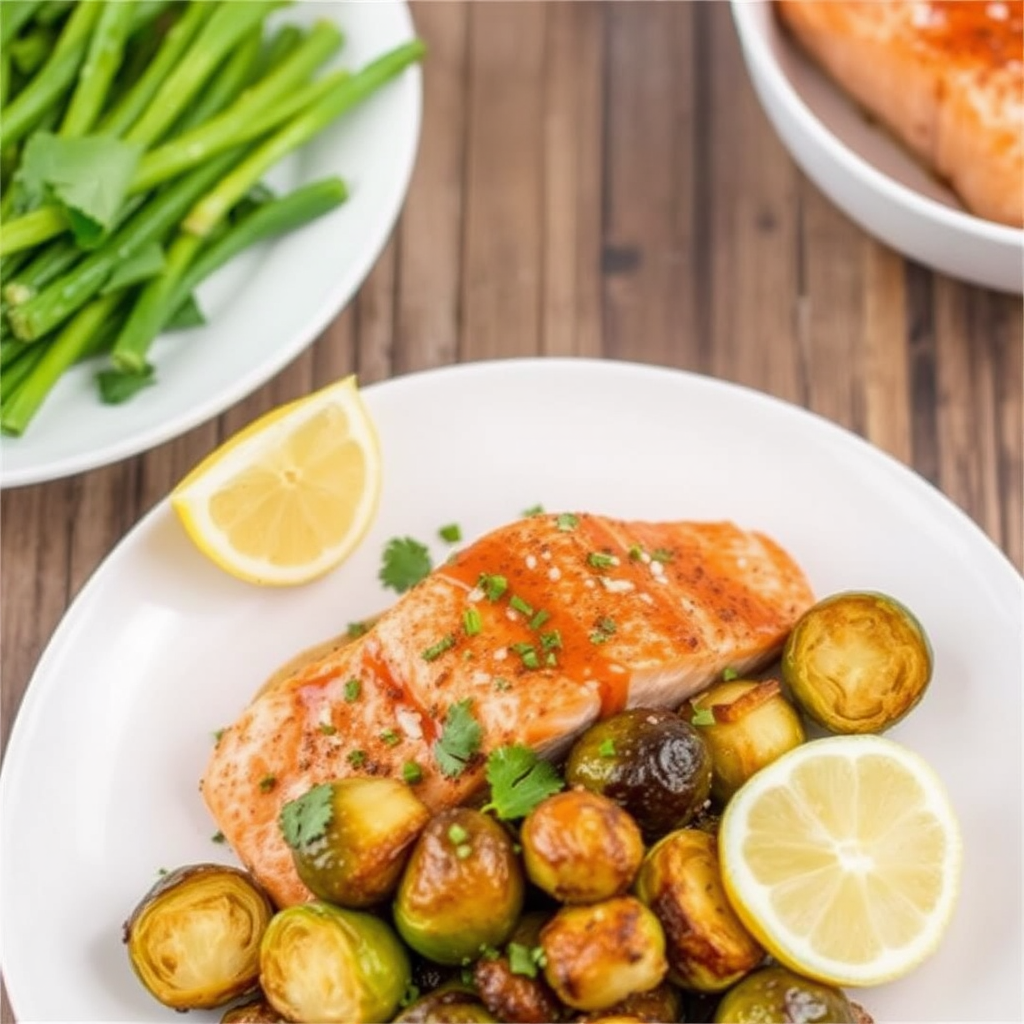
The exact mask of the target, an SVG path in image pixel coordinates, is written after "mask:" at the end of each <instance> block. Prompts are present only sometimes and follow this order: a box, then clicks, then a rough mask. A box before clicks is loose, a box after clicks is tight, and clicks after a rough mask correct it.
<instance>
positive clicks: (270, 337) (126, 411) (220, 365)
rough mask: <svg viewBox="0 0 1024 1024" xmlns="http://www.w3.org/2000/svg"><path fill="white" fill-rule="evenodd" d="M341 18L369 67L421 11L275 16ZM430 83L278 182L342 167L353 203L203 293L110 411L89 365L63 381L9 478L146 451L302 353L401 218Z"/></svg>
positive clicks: (9, 459) (305, 20)
mask: <svg viewBox="0 0 1024 1024" xmlns="http://www.w3.org/2000/svg"><path fill="white" fill-rule="evenodd" d="M319 20H331V21H335V22H336V23H337V24H338V25H339V26H340V27H341V28H342V30H343V32H344V33H345V43H344V46H343V47H342V49H341V52H340V53H339V54H338V56H337V58H336V59H335V61H333V62H332V65H331V66H338V67H347V68H357V67H361V66H362V65H364V64H366V63H367V62H369V61H371V60H373V59H374V58H375V57H378V56H380V55H381V54H382V53H385V52H386V51H388V50H390V49H392V48H393V47H395V46H398V45H400V44H401V43H403V42H407V41H408V40H410V39H412V38H413V37H414V36H415V31H414V27H413V22H412V18H411V16H410V13H409V8H408V7H407V5H406V4H405V3H404V2H399V0H376V2H374V3H327V2H321V0H312V2H306V3H297V4H295V5H293V6H290V7H288V8H286V9H285V10H284V11H282V12H280V13H279V14H275V15H274V16H273V21H272V22H271V24H282V23H286V22H290V23H295V24H312V23H313V22H314V21H319ZM421 107H422V79H421V72H420V69H419V67H418V66H417V67H413V68H409V69H408V70H407V71H405V72H404V73H403V74H402V75H401V76H400V77H399V78H398V79H396V80H395V81H392V82H390V83H388V84H387V85H385V86H384V87H383V88H381V89H380V90H379V91H378V92H376V93H375V94H374V95H372V96H371V97H369V99H367V100H366V101H365V102H363V103H361V104H360V105H359V106H358V107H356V108H355V109H353V110H352V111H350V112H349V113H347V114H345V115H344V116H343V117H342V118H340V119H339V120H338V121H336V122H335V123H334V124H333V125H331V126H330V127H329V128H328V129H327V130H325V131H324V132H323V133H322V134H321V135H319V136H317V137H316V138H314V139H313V140H312V141H311V142H310V143H309V144H308V145H307V146H305V147H303V148H302V149H301V150H300V151H299V152H297V153H295V154H293V155H292V156H290V157H289V158H287V159H286V160H284V161H282V162H281V163H280V164H279V165H278V166H277V167H275V168H274V169H273V171H272V172H271V173H270V174H269V175H268V176H267V180H268V181H269V182H270V183H271V184H272V185H273V186H274V187H276V188H279V189H280V190H282V191H288V190H290V189H293V188H296V187H297V186H299V185H302V184H306V183H308V182H312V181H316V180H318V179H320V178H324V177H328V176H330V175H340V176H341V177H342V178H343V179H344V180H345V182H346V184H347V185H348V187H349V198H348V200H347V201H346V202H345V203H343V204H342V206H340V207H339V208H338V209H337V210H334V211H332V212H331V213H329V214H327V215H326V216H324V217H321V218H319V219H318V220H316V221H314V222H313V223H311V224H309V225H307V226H306V227H304V228H301V229H300V230H297V231H294V232H291V233H290V234H287V235H284V236H282V237H281V238H278V239H275V240H274V241H272V242H267V243H264V244H263V245H261V246H258V247H256V248H254V249H252V250H251V251H247V252H245V253H242V254H241V255H240V256H239V257H238V258H237V259H235V260H233V261H232V262H231V263H229V264H228V265H227V266H225V267H223V268H222V269H221V270H220V271H218V272H217V274H215V275H214V276H212V277H211V278H210V279H209V280H208V281H207V282H206V283H204V284H203V286H202V287H201V288H200V289H199V292H198V294H199V302H200V305H201V306H202V308H203V311H204V313H205V314H206V316H207V320H208V323H207V324H206V325H205V326H203V327H198V328H193V329H190V330H187V331H175V332H169V333H167V334H165V335H163V336H162V337H161V338H159V339H157V341H156V342H155V344H154V347H153V350H152V359H153V362H154V363H155V364H156V367H157V378H158V381H157V384H156V385H155V386H153V387H148V388H145V389H143V390H142V391H141V392H139V393H138V394H137V395H136V396H135V397H134V398H132V399H131V400H129V401H128V402H125V403H124V404H123V405H103V404H102V402H101V401H100V399H99V396H98V394H97V391H96V384H95V381H94V379H93V378H94V374H95V372H96V369H97V367H98V366H99V365H101V362H100V361H99V360H93V361H91V362H89V363H85V364H82V365H80V366H78V367H76V368H74V369H72V370H71V371H70V372H69V373H67V374H65V375H64V377H63V378H62V379H61V380H60V381H59V382H58V384H57V387H56V388H55V389H54V391H53V392H52V394H51V395H50V396H49V397H48V399H47V401H46V403H45V404H44V405H43V407H42V408H41V409H40V410H39V412H38V414H37V415H36V417H35V419H33V420H32V422H31V423H30V424H29V427H28V429H27V430H26V431H25V434H24V435H23V436H22V437H17V438H14V437H3V438H0V486H2V487H17V486H21V485H23V484H32V483H39V482H42V481H45V480H54V479H57V478H59V477H63V476H68V475H70V474H72V473H79V472H82V471H84V470H87V469H94V468H95V467H97V466H103V465H107V464H108V463H111V462H116V461H118V460H119V459H124V458H127V457H128V456H130V455H135V454H137V453H138V452H142V451H146V450H147V449H149V448H152V447H154V446H155V445H157V444H160V443H162V442H164V441H167V440H169V439H170V438H172V437H177V436H178V435H179V434H182V433H184V432H185V431H186V430H189V429H190V428H191V427H194V426H196V425H197V424H199V423H202V422H204V421H205V420H208V419H210V418H211V417H212V416H216V415H217V414H218V413H220V412H222V411H223V410H224V409H226V408H228V407H229V406H230V405H232V404H233V403H235V402H237V401H239V400H241V399H242V398H244V397H245V396H246V395H248V394H249V393H251V392H252V391H254V390H255V389H256V388H258V387H259V386H260V385H261V384H263V383H264V382H265V381H267V380H269V379H270V378H271V377H273V376H274V374H275V373H277V372H278V371H279V370H280V369H281V368H282V367H284V366H285V365H286V364H287V363H288V362H290V361H291V360H292V359H293V358H295V356H297V355H298V354H299V353H300V352H301V351H302V350H303V349H304V348H306V346H307V345H309V344H310V343H311V342H312V341H313V340H314V339H315V338H316V337H317V335H318V334H319V333H320V332H321V331H322V330H323V329H324V328H325V327H326V326H327V324H328V323H330V321H331V319H332V318H333V317H334V316H335V315H336V314H337V313H338V311H339V310H340V309H341V308H342V307H343V306H344V305H345V304H346V303H347V302H348V301H349V299H350V298H351V297H352V296H353V295H354V294H355V292H356V289H357V288H358V287H359V285H360V284H361V283H362V281H363V279H364V278H365V277H366V275H367V274H368V273H369V271H370V269H371V268H372V266H373V264H374V262H375V261H376V259H377V257H378V255H379V254H380V251H381V250H382V249H383V247H384V244H385V242H386V241H387V238H388V235H389V234H390V233H391V229H392V227H393V226H394V223H395V220H396V218H397V216H398V213H399V210H400V209H401V206H402V202H403V200H404V198H405V194H406V190H407V189H408V186H409V179H410V176H411V174H412V168H413V164H414V162H415V158H416V149H417V145H418V143H419V133H420V119H421Z"/></svg>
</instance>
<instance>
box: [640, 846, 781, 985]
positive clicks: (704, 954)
mask: <svg viewBox="0 0 1024 1024" xmlns="http://www.w3.org/2000/svg"><path fill="white" fill-rule="evenodd" d="M636 894H637V896H638V897H639V898H640V899H641V900H642V901H643V902H644V903H645V904H646V905H647V906H648V907H650V909H651V910H652V911H653V912H654V915H655V916H656V917H657V918H658V920H659V921H660V922H661V926H662V929H663V930H664V932H665V955H666V957H667V958H668V963H669V978H670V980H672V981H674V982H675V983H676V984H677V985H682V986H683V987H684V988H688V989H694V990H696V991H698V992H720V991H721V990H722V989H725V988H728V987H729V986H730V985H731V984H732V983H733V982H734V981H736V980H737V979H739V978H741V977H743V975H744V974H746V973H747V972H748V971H750V970H753V968H755V967H756V966H757V965H758V964H759V963H761V961H762V960H763V959H764V951H763V950H762V949H761V947H760V946H759V945H758V944H757V942H755V941H754V939H753V937H752V936H751V935H750V933H749V932H748V931H747V930H746V928H744V927H743V925H742V924H741V923H740V920H739V918H737V916H736V914H735V913H734V912H733V910H732V907H731V906H730V905H729V901H728V899H727V898H726V895H725V891H724V889H723V888H722V875H721V871H720V870H719V866H718V851H717V841H716V839H715V837H714V836H712V835H710V834H709V833H707V832H704V831H702V830H700V829H691V828H687V829H680V830H679V831H678V832H672V833H670V834H669V835H667V836H665V837H664V838H663V839H661V840H659V841H658V842H657V843H656V844H655V845H654V846H653V847H652V848H651V849H650V850H649V851H648V852H647V856H646V857H645V858H644V862H643V864H641V866H640V872H639V874H638V875H637V879H636Z"/></svg>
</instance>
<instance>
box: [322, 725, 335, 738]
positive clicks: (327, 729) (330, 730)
mask: <svg viewBox="0 0 1024 1024" xmlns="http://www.w3.org/2000/svg"><path fill="white" fill-rule="evenodd" d="M320 731H321V732H322V733H323V734H324V735H325V736H333V735H334V734H335V733H336V732H337V731H338V730H337V729H336V728H335V727H334V726H333V725H331V723H330V722H321V723H320Z"/></svg>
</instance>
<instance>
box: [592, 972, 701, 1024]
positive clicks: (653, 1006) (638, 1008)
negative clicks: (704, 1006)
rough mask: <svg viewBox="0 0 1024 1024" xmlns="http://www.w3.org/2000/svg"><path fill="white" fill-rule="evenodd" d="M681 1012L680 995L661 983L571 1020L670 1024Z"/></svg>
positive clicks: (681, 1001) (676, 990) (671, 986)
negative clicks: (647, 990)
mask: <svg viewBox="0 0 1024 1024" xmlns="http://www.w3.org/2000/svg"><path fill="white" fill-rule="evenodd" d="M682 1012H683V997H682V993H681V992H680V991H679V989H677V988H676V987H675V986H673V985H670V984H669V983H668V982H662V983H661V984H660V985H659V986H658V987H657V988H652V989H651V990H650V991H649V992H634V993H633V994H632V995H631V996H626V998H625V999H623V1000H622V1002H621V1003H616V1004H615V1005H614V1006H610V1007H608V1009H607V1010H601V1011H599V1012H597V1013H585V1014H580V1015H579V1016H577V1017H575V1018H573V1019H574V1020H576V1021H579V1022H585V1024H597V1022H598V1021H600V1022H602V1024H608V1022H609V1021H612V1020H635V1021H641V1022H649V1024H672V1022H673V1021H678V1020H680V1018H681V1015H682Z"/></svg>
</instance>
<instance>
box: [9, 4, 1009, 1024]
mask: <svg viewBox="0 0 1024 1024" xmlns="http://www.w3.org/2000/svg"><path fill="white" fill-rule="evenodd" d="M413 14H414V17H415V20H416V24H417V27H418V30H419V32H420V33H421V34H422V36H423V37H424V38H425V39H426V41H427V43H428V46H429V53H430V56H429V60H428V63H427V65H426V69H425V83H424V88H425V108H424V116H425V121H424V125H423V133H422V139H421V145H420V150H419V155H418V160H417V165H416V170H415V174H414V177H413V180H412V184H411V188H410V191H409V195H408V198H407V202H406V204H405V207H404V210H403V214H402V217H401V219H400V221H399V223H398V225H397V227H396V229H395V231H394V233H393V235H392V237H391V239H390V241H389V244H388V245H387V247H386V248H385V249H384V251H383V252H382V253H381V255H380V258H379V259H378V260H377V262H376V264H375V266H374V268H373V271H372V272H371V274H370V275H369V277H368V278H367V280H366V281H365V283H364V284H363V286H362V288H361V289H360V291H359V293H358V295H357V296H356V298H355V299H354V300H353V302H352V303H350V305H349V306H348V308H347V309H345V310H344V311H343V312H341V313H340V315H339V316H338V317H337V319H336V320H335V321H334V322H333V323H332V324H331V325H330V327H328V328H327V330H325V331H324V333H323V335H322V336H321V337H320V339H319V340H318V341H317V342H316V344H315V345H313V346H312V347H311V348H310V349H309V350H307V351H306V352H305V353H303V354H302V355H301V356H299V357H298V358H297V359H295V360H294V361H293V362H292V363H291V364H290V365H289V366H288V367H286V368H285V369H284V370H283V371H282V372H281V373H280V374H279V375H278V376H277V377H275V379H274V380H272V381H271V382H269V383H268V384H267V385H266V386H264V387H262V388H260V389H259V390H258V391H257V392H256V393H254V394H252V395H250V396H249V397H248V398H246V399H245V400H244V401H242V402H240V403H238V404H237V405H236V406H234V407H233V408H232V409H230V410H228V411H227V412H225V413H224V414H223V415H222V416H220V417H218V418H217V419H215V420H213V421H211V422H209V423H206V424H204V425H202V426H200V427H197V428H196V429H194V430H192V431H190V432H189V433H188V434H186V435H184V436H182V437H180V438H177V439H175V440H173V441H170V442H168V443H166V444H164V445H161V446H160V447H159V448H157V449H154V450H153V451H151V452H148V453H146V454H144V455H141V456H139V457H137V458H134V459H130V460H128V461H126V462H124V463H121V464H118V465H116V466H110V467H106V468H104V469H100V470H96V471H95V472H92V473H87V474H84V475H81V476H78V477H74V478H71V479H67V480H62V481H55V482H53V483H50V484H45V485H40V486H34V487H26V488H22V489H18V490H14V491H8V492H5V493H4V494H3V495H2V500H0V570H2V571H0V714H2V721H0V742H3V743H6V740H7V737H8V735H9V732H10V729H11V724H12V721H13V718H14V715H15V712H16V710H17V708H18V706H19V703H20V700H21V696H22V694H23V692H24V689H25V686H26V684H27V683H28V680H29V677H30V675H31V672H32V670H33V667H34V666H35V664H36V662H37V660H38V658H39V656H40V654H41V652H42V650H43V647H44V645H45V643H46V641H47V639H48V638H49V637H50V635H51V634H52V633H53V630H54V629H55V627H56V625H57V623H58V622H59V620H60V617H61V615H62V614H63V612H64V611H65V609H66V608H67V606H68V604H69V603H70V602H71V600H72V599H73V598H74V596H75V595H76V593H78V591H79V590H80V588H81V587H82V585H83V584H84V583H85V581H86V580H87V579H88V578H89V576H90V575H91V574H92V572H93V571H95V569H96V567H97V566H98V565H99V564H100V562H101V561H102V559H103V558H104V557H105V556H106V555H107V554H108V553H109V552H110V550H111V549H112V548H113V547H114V546H115V545H116V543H117V542H118V540H119V539H120V538H121V537H123V536H124V534H125V533H126V532H127V531H128V530H129V529H130V528H131V526H132V525H133V524H134V523H136V522H137V521H138V520H139V518H141V517H142V516H143V515H144V514H145V513H146V512H147V511H149V510H150V509H151V508H152V507H153V506H154V505H155V504H156V503H157V502H158V501H160V500H161V499H162V498H163V497H164V496H165V495H166V494H167V493H168V491H169V490H170V488H171V487H172V486H173V485H174V483H175V482H176V481H177V480H178V479H180V478H181V477H182V476H183V475H184V473H185V472H186V471H187V470H188V469H189V468H190V467H191V466H192V465H194V464H195V463H196V462H197V461H198V460H199V459H200V458H202V457H203V456H204V455H205V454H207V453H208V452H209V451H211V450H212V449H213V448H214V447H215V446H216V445H217V444H218V443H219V442H220V441H221V440H223V439H224V438H225V437H227V436H228V435H229V434H231V433H232V432H234V431H235V430H237V429H238V428H240V427H241V426H243V425H245V424H246V423H248V422H250V421H251V420H252V419H254V418H255V417H256V416H258V415H260V414H261V413H262V412H264V411H266V410H267V409H269V408H271V407H273V406H274V405H277V404H278V403H280V402H283V401H287V400H288V399H291V398H295V397H297V396H299V395H302V394H305V393H306V392H308V391H309V390H310V389H312V388H314V387H316V386H318V385H322V384H325V383H327V382H329V381H332V380H335V379H337V378H338V377H340V376H342V375H344V374H347V373H350V372H356V373H358V374H359V377H360V379H361V380H362V382H364V383H370V382H372V381H377V380H382V379H385V378H388V377H390V376H393V375H396V374H404V373H409V372H413V371H417V370H422V369H426V368H430V367H434V366H441V365H445V364H449V363H453V362H456V361H460V360H475V359H484V358H492V357H504V356H518V355H586V356H603V357H607V358H614V359H630V360H637V361H642V362H649V363H657V364H662V365H667V366H675V367H681V368H685V369H689V370H694V371H698V372H702V373H708V374H713V375H714V376H717V377H720V378H722V379H725V380H730V381H736V382H740V383H742V384H745V385H749V386H751V387H754V388H758V389H760V390H762V391H766V392H768V393H770V394H773V395H776V396H778V397H780V398H783V399H786V400H788V401H791V402H795V403H797V404H799V405H803V406H806V407H807V408H810V409H812V410H814V411H816V412H818V413H820V414H821V415H823V416H826V417H828V418H829V419H832V420H835V421H836V422H838V423H840V424H842V425H844V426H846V427H849V428H850V429H852V430H855V431H857V432H858V433H860V434H862V435H863V436H864V437H866V438H867V439H869V440H870V441H871V442H873V443H874V444H875V445H877V446H878V447H879V448H881V449H883V450H885V451H887V452H889V453H890V454H891V455H893V456H894V457H895V458H897V459H899V460H900V461H902V462H904V463H906V464H908V465H910V466H912V467H913V468H915V469H916V470H917V471H918V472H919V473H921V474H922V475H923V476H924V477H925V478H926V479H927V480H929V481H930V482H931V483H933V484H934V485H935V486H936V487H938V488H939V489H940V490H941V491H943V492H944V493H945V494H946V495H948V497H949V498H950V499H951V500H952V501H953V502H955V503H956V504H957V505H959V506H960V507H961V508H962V509H963V510H964V511H965V512H966V513H967V514H968V515H969V516H970V517H971V518H973V519H974V520H975V521H976V522H977V523H978V524H979V525H980V526H981V528H982V529H983V530H985V532H986V533H988V535H989V536H990V537H991V538H992V539H993V540H994V541H995V543H996V544H998V545H999V546H1000V547H1001V548H1002V550H1003V551H1004V552H1005V553H1006V555H1007V557H1008V558H1009V559H1010V561H1011V562H1012V563H1013V564H1014V565H1015V566H1017V567H1018V568H1021V567H1022V566H1024V508H1022V489H1024V474H1022V465H1024V461H1022V460H1024V456H1022V446H1024V411H1022V391H1024V387H1022V382H1024V355H1022V338H1024V319H1022V309H1021V303H1020V300H1019V299H1017V298H1013V297H1010V296H1006V295H999V294H995V293H992V292H988V291H985V290H983V289H979V288H973V287H970V286H967V285H964V284H961V283H959V282H955V281H952V280H948V279H946V278H943V277H941V276H939V275H936V274H933V273H931V272H930V271H928V270H926V269H924V268H922V267H920V266H917V265H914V264H909V263H907V262H906V261H904V260H903V259H902V258H901V257H900V256H899V255H898V254H896V253H894V252H892V251H891V250H889V249H887V248H886V247H885V246H883V245H881V244H880V243H878V242H876V241H874V240H873V239H871V238H869V237H868V236H866V235H865V234H864V233H863V232H862V231H861V230H860V229H859V228H858V227H857V226H856V225H854V224H853V223H851V222H850V221H849V220H848V219H847V218H846V217H845V216H844V215H843V214H842V213H840V212H839V211H838V210H837V209H836V208H835V207H833V206H832V205H831V204H830V203H829V201H828V200H827V199H825V198H824V197H823V196H822V194H821V193H819V192H818V191H817V189H816V188H815V187H814V186H813V185H812V184H811V183H810V182H809V181H808V180H807V179H806V178H804V177H803V175H802V174H801V173H800V172H799V171H798V169H797V168H796V167H795V166H794V164H793V162H792V161H791V160H790V158H789V157H788V155H787V154H786V152H785V150H784V149H783V147H782V145H781V144H780V142H779V140H778V139H777V137H776V136H775V134H774V132H773V131H772V129H771V128H770V126H769V124H768V122H767V121H766V119H765V117H764V115H763V114H762V112H761V109H760V107H759V105H758V103H757V100H756V98H755V96H754V94H753V92H752V90H751V87H750V85H749V82H748V80H747V77H746V74H745V71H744V68H743V65H742V60H741V57H740V52H739V47H738V44H737V41H736V37H735V34H734V31H733V28H732V24H731V20H730V16H729V11H728V7H727V5H725V4H723V3H648V2H642V0H641V2H588V0H580V2H561V3H552V2H549V3H521V2H518V0H513V2H489V3H458V2H444V3H441V2H422V3H417V4H414V7H413ZM3 1019H4V1020H9V1019H11V1016H10V1009H9V1007H7V1005H6V1004H4V1010H3Z"/></svg>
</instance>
